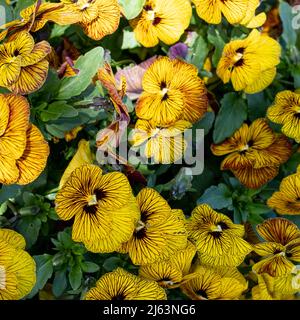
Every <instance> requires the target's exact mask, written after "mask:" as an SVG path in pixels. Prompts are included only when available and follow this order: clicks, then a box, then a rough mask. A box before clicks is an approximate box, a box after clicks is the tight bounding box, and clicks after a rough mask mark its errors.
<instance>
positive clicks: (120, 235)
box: [56, 164, 139, 252]
mask: <svg viewBox="0 0 300 320" xmlns="http://www.w3.org/2000/svg"><path fill="white" fill-rule="evenodd" d="M56 212H57V214H58V216H59V217H60V218H61V219H62V220H70V219H72V218H74V224H73V230H72V238H73V240H74V241H77V242H83V243H84V245H85V246H86V248H87V249H88V250H89V251H92V252H113V251H115V250H116V249H118V248H119V247H120V245H121V243H123V242H126V241H127V240H129V238H130V237H131V235H132V233H133V230H134V226H135V224H136V221H137V220H138V219H139V212H138V208H137V205H136V202H135V199H134V197H133V194H132V190H131V187H130V184H129V181H128V179H127V178H126V176H125V175H124V174H122V173H120V172H112V173H107V174H103V173H102V170H101V169H100V168H99V167H97V166H95V165H91V164H87V165H83V166H81V167H79V168H77V169H75V170H74V171H73V172H72V173H71V176H70V177H69V178H68V180H67V181H66V182H65V183H64V184H63V186H62V188H61V189H60V191H59V192H58V193H57V196H56Z"/></svg>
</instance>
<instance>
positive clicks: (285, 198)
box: [267, 173, 300, 215]
mask: <svg viewBox="0 0 300 320" xmlns="http://www.w3.org/2000/svg"><path fill="white" fill-rule="evenodd" d="M267 204H268V206H269V207H270V208H273V209H275V210H276V212H277V213H279V214H291V215H297V214H300V174H299V173H297V174H292V175H290V176H287V177H285V178H284V179H283V180H282V181H281V183H280V189H279V191H277V192H274V193H273V194H272V196H271V198H269V199H268V202H267Z"/></svg>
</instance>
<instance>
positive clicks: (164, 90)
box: [160, 81, 169, 101]
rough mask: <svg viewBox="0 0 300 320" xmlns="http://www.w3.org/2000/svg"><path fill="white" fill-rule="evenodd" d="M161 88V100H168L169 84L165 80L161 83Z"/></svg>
mask: <svg viewBox="0 0 300 320" xmlns="http://www.w3.org/2000/svg"><path fill="white" fill-rule="evenodd" d="M160 90H161V91H162V93H163V96H162V99H161V101H165V100H167V99H168V98H169V96H168V88H167V84H166V82H165V81H162V82H161V83H160Z"/></svg>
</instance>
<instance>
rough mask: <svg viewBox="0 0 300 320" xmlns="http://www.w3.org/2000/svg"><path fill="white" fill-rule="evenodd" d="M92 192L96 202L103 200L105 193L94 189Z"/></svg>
mask: <svg viewBox="0 0 300 320" xmlns="http://www.w3.org/2000/svg"><path fill="white" fill-rule="evenodd" d="M94 192H95V195H96V199H97V201H99V200H101V199H103V198H105V196H106V193H105V191H103V190H101V189H96V190H95V191H94Z"/></svg>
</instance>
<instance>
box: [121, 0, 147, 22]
mask: <svg viewBox="0 0 300 320" xmlns="http://www.w3.org/2000/svg"><path fill="white" fill-rule="evenodd" d="M119 2H120V4H121V6H122V7H123V9H124V13H125V17H126V19H128V20H130V19H133V18H135V17H137V16H138V15H139V14H140V12H141V11H142V9H143V6H144V4H145V2H146V0H119Z"/></svg>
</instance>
